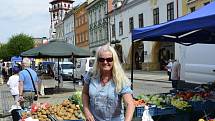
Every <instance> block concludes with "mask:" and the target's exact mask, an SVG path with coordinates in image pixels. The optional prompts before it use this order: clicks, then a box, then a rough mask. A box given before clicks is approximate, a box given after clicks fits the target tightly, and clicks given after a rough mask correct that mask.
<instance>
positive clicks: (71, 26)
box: [63, 8, 75, 45]
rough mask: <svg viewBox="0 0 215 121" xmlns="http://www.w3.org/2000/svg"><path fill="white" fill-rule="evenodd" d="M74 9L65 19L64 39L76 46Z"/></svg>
mask: <svg viewBox="0 0 215 121" xmlns="http://www.w3.org/2000/svg"><path fill="white" fill-rule="evenodd" d="M74 9H75V8H74ZM74 9H72V10H70V11H69V12H68V13H67V14H66V15H65V17H64V19H63V26H64V39H65V40H66V42H67V43H70V44H73V45H75V19H74Z"/></svg>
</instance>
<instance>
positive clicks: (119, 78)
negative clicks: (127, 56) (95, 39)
mask: <svg viewBox="0 0 215 121" xmlns="http://www.w3.org/2000/svg"><path fill="white" fill-rule="evenodd" d="M105 51H109V52H111V53H112V56H113V68H112V78H113V81H114V83H115V85H116V92H117V93H119V92H120V91H121V90H122V87H123V86H130V85H131V83H130V81H129V79H128V78H127V76H126V75H125V72H124V70H123V69H122V66H121V64H120V62H119V58H118V55H117V53H116V51H115V49H114V48H113V47H111V46H109V45H103V46H101V47H99V48H98V50H97V52H96V60H95V63H94V66H93V77H94V78H98V77H101V75H100V68H99V62H98V58H99V55H100V53H102V52H105Z"/></svg>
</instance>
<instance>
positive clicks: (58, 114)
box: [11, 92, 84, 121]
mask: <svg viewBox="0 0 215 121" xmlns="http://www.w3.org/2000/svg"><path fill="white" fill-rule="evenodd" d="M13 107H14V109H12V110H11V113H12V117H13V120H14V121H20V119H21V121H83V119H84V116H83V114H82V109H83V106H82V103H81V92H75V93H74V94H73V95H72V96H70V97H68V99H65V100H63V102H61V103H59V104H51V103H48V102H43V103H33V104H32V105H31V107H29V108H27V109H22V108H21V107H20V106H18V105H16V106H13Z"/></svg>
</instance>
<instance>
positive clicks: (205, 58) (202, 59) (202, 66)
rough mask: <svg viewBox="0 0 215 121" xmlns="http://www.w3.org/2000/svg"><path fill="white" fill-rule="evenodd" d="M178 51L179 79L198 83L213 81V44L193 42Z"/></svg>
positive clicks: (214, 71) (214, 60)
mask: <svg viewBox="0 0 215 121" xmlns="http://www.w3.org/2000/svg"><path fill="white" fill-rule="evenodd" d="M181 46H182V45H181ZM180 51H181V53H182V54H181V55H180V63H181V67H182V69H181V80H185V81H187V82H191V83H198V84H203V83H208V82H214V81H215V56H213V52H215V45H209V44H194V45H191V46H186V47H185V46H183V47H181V50H180Z"/></svg>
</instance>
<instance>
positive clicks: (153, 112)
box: [134, 107, 157, 118]
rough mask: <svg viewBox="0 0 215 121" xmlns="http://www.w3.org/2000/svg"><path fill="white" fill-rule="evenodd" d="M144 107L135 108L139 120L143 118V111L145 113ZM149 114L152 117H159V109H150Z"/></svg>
mask: <svg viewBox="0 0 215 121" xmlns="http://www.w3.org/2000/svg"><path fill="white" fill-rule="evenodd" d="M144 110H145V109H144V107H136V108H135V113H134V114H135V117H137V118H141V117H142V116H143V111H144ZM149 114H150V115H151V116H156V115H157V107H149Z"/></svg>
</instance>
